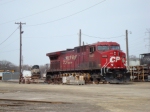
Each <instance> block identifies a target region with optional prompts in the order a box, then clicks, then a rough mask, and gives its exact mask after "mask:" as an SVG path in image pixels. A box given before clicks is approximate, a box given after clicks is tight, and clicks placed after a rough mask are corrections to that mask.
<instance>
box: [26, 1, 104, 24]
mask: <svg viewBox="0 0 150 112" xmlns="http://www.w3.org/2000/svg"><path fill="white" fill-rule="evenodd" d="M105 1H106V0H103V1H101V2H98V3H97V4H94V5H92V6H90V7H88V8H85V9H83V10H81V11H78V12H76V13H73V14H71V15H68V16H65V17H62V18H59V19H56V20H52V21H49V22H45V23H39V24H34V25H27V26H38V25H43V24H48V23H53V22H56V21H60V20H62V19H66V18H68V17H71V16H74V15H77V14H79V13H81V12H84V11H86V10H88V9H91V8H93V7H95V6H97V5H99V4H101V3H103V2H105Z"/></svg>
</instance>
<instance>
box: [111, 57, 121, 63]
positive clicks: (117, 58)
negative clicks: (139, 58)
mask: <svg viewBox="0 0 150 112" xmlns="http://www.w3.org/2000/svg"><path fill="white" fill-rule="evenodd" d="M118 60H120V57H119V56H116V57H115V56H112V57H111V58H110V62H111V63H113V62H117V61H118Z"/></svg>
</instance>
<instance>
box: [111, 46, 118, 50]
mask: <svg viewBox="0 0 150 112" xmlns="http://www.w3.org/2000/svg"><path fill="white" fill-rule="evenodd" d="M110 49H113V50H120V47H119V46H117V45H112V46H110Z"/></svg>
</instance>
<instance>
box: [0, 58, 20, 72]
mask: <svg viewBox="0 0 150 112" xmlns="http://www.w3.org/2000/svg"><path fill="white" fill-rule="evenodd" d="M0 70H4V71H7V70H15V71H18V66H16V65H14V64H13V63H11V62H9V61H6V60H2V61H0Z"/></svg>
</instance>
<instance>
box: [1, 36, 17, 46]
mask: <svg viewBox="0 0 150 112" xmlns="http://www.w3.org/2000/svg"><path fill="white" fill-rule="evenodd" d="M16 40H18V38H17V39H15V40H14V41H12V42H11V43H9V44H8V45H7V46H4V47H2V48H0V49H3V48H6V47H8V46H10V45H11V44H13V43H15V42H16Z"/></svg>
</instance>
